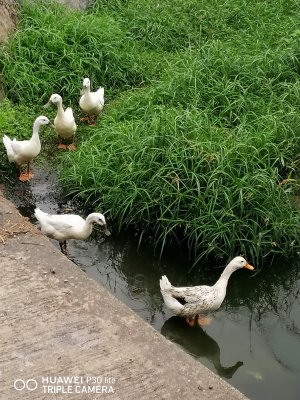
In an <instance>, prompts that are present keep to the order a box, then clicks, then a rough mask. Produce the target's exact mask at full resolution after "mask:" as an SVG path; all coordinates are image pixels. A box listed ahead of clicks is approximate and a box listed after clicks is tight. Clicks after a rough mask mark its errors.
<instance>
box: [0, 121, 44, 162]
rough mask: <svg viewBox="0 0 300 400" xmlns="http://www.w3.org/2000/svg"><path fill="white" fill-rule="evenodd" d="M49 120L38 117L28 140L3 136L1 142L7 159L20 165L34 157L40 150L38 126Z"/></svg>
mask: <svg viewBox="0 0 300 400" xmlns="http://www.w3.org/2000/svg"><path fill="white" fill-rule="evenodd" d="M47 121H48V123H49V120H48V119H47V118H46V117H44V116H41V117H38V118H37V119H36V120H35V122H34V124H33V132H32V136H31V138H30V139H29V140H17V139H13V140H11V139H10V138H9V137H8V136H7V135H4V136H3V139H2V140H3V144H4V146H5V149H6V153H7V157H8V159H9V161H11V162H12V161H14V162H15V163H17V164H18V165H22V164H24V163H27V162H29V161H31V160H32V159H34V158H35V157H36V156H37V155H38V154H39V153H40V151H41V142H40V137H39V127H40V125H41V124H45V122H47Z"/></svg>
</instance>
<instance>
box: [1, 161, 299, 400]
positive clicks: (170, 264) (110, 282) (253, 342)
mask: <svg viewBox="0 0 300 400" xmlns="http://www.w3.org/2000/svg"><path fill="white" fill-rule="evenodd" d="M34 173H35V178H34V179H33V180H32V181H31V183H16V182H14V185H12V186H11V187H10V186H7V187H6V196H7V197H8V198H9V199H11V200H12V201H13V202H14V203H15V204H16V206H17V207H18V209H19V211H20V212H21V214H23V215H25V216H28V217H30V218H31V219H32V221H33V222H35V220H34V216H33V211H34V208H35V207H36V206H37V207H40V208H41V209H42V210H43V211H46V212H51V213H56V212H70V211H71V212H76V213H78V211H76V210H73V209H72V205H71V204H68V203H65V202H63V200H62V199H61V195H60V190H59V188H58V187H57V178H56V175H55V173H53V172H50V167H48V168H47V167H43V168H40V169H38V170H35V171H34ZM101 211H103V210H101ZM108 224H109V221H108ZM109 228H110V227H109ZM53 243H54V245H55V246H57V247H58V248H59V245H58V243H57V242H56V241H53ZM68 251H69V254H70V256H71V257H72V259H73V260H74V262H75V263H76V264H77V265H78V266H79V267H80V268H81V269H82V270H84V271H85V272H86V273H87V274H88V275H89V276H90V277H92V278H93V279H95V280H97V281H98V282H101V283H102V284H103V285H104V286H105V287H106V288H107V289H108V290H110V291H111V292H112V293H113V294H114V295H115V296H116V297H118V298H119V299H120V300H121V301H122V302H123V303H125V304H127V305H128V306H129V307H130V308H131V309H133V310H134V311H135V312H136V313H138V314H139V315H140V316H141V317H142V318H143V319H144V320H145V321H147V322H148V323H149V324H151V325H152V326H153V327H154V328H155V329H157V330H158V331H160V332H161V333H162V334H163V335H165V336H166V337H167V338H168V339H170V340H172V341H174V342H175V343H177V344H178V345H180V346H182V347H183V348H184V349H185V351H186V352H188V353H190V354H191V355H192V356H193V357H195V358H196V359H198V360H199V361H201V362H202V363H203V364H205V365H206V366H207V367H208V368H210V369H211V370H213V371H214V372H216V373H218V374H219V375H220V376H222V377H223V378H225V379H227V380H228V381H229V383H230V384H232V385H233V386H235V387H237V388H238V389H239V390H240V391H242V392H243V393H244V394H246V395H247V396H248V397H250V398H251V399H253V400H268V399H272V400H282V399H284V400H299V399H300V267H299V260H293V261H292V260H291V261H290V262H286V263H279V264H277V265H272V266H271V265H268V264H266V265H265V266H264V268H263V269H262V270H261V271H260V270H257V269H256V271H254V272H250V271H248V270H240V271H237V272H235V273H234V274H233V275H232V276H231V278H230V281H229V285H228V288H227V295H226V299H225V301H224V303H223V305H222V306H221V308H220V309H219V310H218V311H217V312H215V313H214V315H213V319H212V322H211V324H210V325H209V326H207V327H204V328H203V329H202V328H200V327H194V328H191V327H189V326H188V325H187V324H186V323H185V322H184V321H183V320H182V319H180V318H177V317H174V316H172V314H171V313H170V312H169V311H168V310H167V309H166V308H165V306H164V304H163V300H162V297H161V294H160V291H159V278H160V276H161V275H162V274H166V275H167V276H168V278H169V280H170V281H171V282H172V283H173V284H174V285H176V286H187V285H195V284H197V285H198V284H212V283H214V282H215V281H216V280H217V279H218V276H219V275H220V273H221V271H222V268H223V267H224V266H214V267H213V268H211V269H206V268H205V269H199V267H198V268H197V267H196V268H194V269H192V270H191V272H190V273H189V272H188V271H189V270H190V268H191V262H190V261H189V260H186V259H185V258H184V257H183V256H182V255H181V254H180V253H179V251H178V253H177V252H176V251H175V252H174V250H172V251H170V252H169V253H166V254H165V255H164V256H163V258H162V259H161V260H159V259H158V258H157V257H156V256H155V255H154V252H153V251H152V249H151V248H149V247H148V246H144V247H140V248H139V249H138V246H137V239H136V238H135V237H132V236H130V235H129V234H127V235H114V234H112V235H111V236H110V237H109V238H106V237H104V236H103V237H102V236H101V235H100V233H99V231H98V232H96V233H95V234H93V235H92V238H91V239H89V240H87V241H85V242H80V241H69V243H68ZM248 261H249V262H250V263H251V260H248ZM166 362H172V360H169V359H168V356H167V354H166ZM174 362H176V360H174Z"/></svg>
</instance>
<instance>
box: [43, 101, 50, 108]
mask: <svg viewBox="0 0 300 400" xmlns="http://www.w3.org/2000/svg"><path fill="white" fill-rule="evenodd" d="M49 106H51V101H50V100H49V101H48V103H46V104H45V105H44V106H43V107H44V108H47V107H49Z"/></svg>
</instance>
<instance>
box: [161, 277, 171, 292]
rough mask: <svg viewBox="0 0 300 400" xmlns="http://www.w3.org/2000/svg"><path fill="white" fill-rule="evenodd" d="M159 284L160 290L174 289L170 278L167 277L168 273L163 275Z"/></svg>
mask: <svg viewBox="0 0 300 400" xmlns="http://www.w3.org/2000/svg"><path fill="white" fill-rule="evenodd" d="M159 285H160V290H161V291H162V292H163V291H164V292H166V291H168V290H170V289H172V285H171V283H170V281H169V279H168V278H167V277H166V275H163V276H162V277H161V279H160V281H159Z"/></svg>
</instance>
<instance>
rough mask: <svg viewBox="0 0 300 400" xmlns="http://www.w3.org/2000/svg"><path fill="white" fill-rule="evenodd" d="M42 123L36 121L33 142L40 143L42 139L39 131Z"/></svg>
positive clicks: (33, 129)
mask: <svg viewBox="0 0 300 400" xmlns="http://www.w3.org/2000/svg"><path fill="white" fill-rule="evenodd" d="M40 126H41V124H40V122H39V121H35V122H34V124H33V128H32V136H31V140H34V141H38V142H39V141H40V137H39V130H40Z"/></svg>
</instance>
